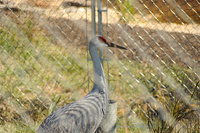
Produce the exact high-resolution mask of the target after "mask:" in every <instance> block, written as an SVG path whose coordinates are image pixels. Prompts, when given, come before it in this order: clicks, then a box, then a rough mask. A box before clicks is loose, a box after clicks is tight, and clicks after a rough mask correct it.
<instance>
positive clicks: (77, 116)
mask: <svg viewBox="0 0 200 133" xmlns="http://www.w3.org/2000/svg"><path fill="white" fill-rule="evenodd" d="M104 106H106V105H105V98H104V95H101V94H100V93H91V94H90V95H88V96H86V97H84V98H82V99H80V100H78V101H76V102H74V103H71V104H68V105H66V106H64V107H62V108H60V109H58V110H56V111H55V112H54V113H52V114H51V115H49V116H48V117H47V118H46V119H45V120H44V122H43V123H42V124H41V125H40V127H39V129H38V131H37V133H51V132H57V133H60V132H67V133H80V132H83V133H92V132H94V131H95V130H96V129H97V127H98V126H99V123H100V122H101V120H102V118H103V115H104V113H105V111H103V110H104V108H105V107H104Z"/></svg>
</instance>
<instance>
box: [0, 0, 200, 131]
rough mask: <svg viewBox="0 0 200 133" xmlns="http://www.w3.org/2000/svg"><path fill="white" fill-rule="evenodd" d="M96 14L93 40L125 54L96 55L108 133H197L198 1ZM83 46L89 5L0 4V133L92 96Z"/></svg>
mask: <svg viewBox="0 0 200 133" xmlns="http://www.w3.org/2000/svg"><path fill="white" fill-rule="evenodd" d="M102 8H103V9H104V10H105V11H106V12H103V13H102V25H103V28H102V29H101V30H102V31H103V36H104V37H105V38H106V39H107V40H108V41H109V42H114V43H116V44H118V45H121V46H123V47H126V48H127V49H128V50H115V49H104V51H103V52H104V58H105V59H107V60H109V61H104V69H105V73H106V76H107V78H108V82H109V89H110V98H111V99H112V100H116V101H117V132H119V133H123V132H124V133H128V132H134V133H140V132H141V133H142V132H156V133H157V132H188V133H199V131H200V117H199V115H200V90H199V87H200V86H199V84H198V83H199V80H200V78H199V76H200V2H199V1H198V0H107V1H106V0H103V1H102ZM97 14H98V13H97V9H96V22H97V21H98V16H97ZM97 33H98V26H97ZM91 38H92V21H91V1H90V0H88V1H87V0H0V132H9V133H11V132H12V133H15V132H17V133H32V132H35V131H36V130H37V128H38V127H39V125H40V124H41V122H42V121H43V120H44V119H45V118H46V117H47V116H48V115H49V114H51V113H52V112H53V111H55V110H56V109H58V108H60V107H62V106H64V105H66V104H68V103H71V102H74V101H76V100H78V99H80V98H82V97H84V96H85V95H86V94H87V93H88V92H89V91H90V90H91V89H92V86H93V66H92V65H93V64H92V62H91V61H89V59H90V55H89V54H88V51H87V47H88V43H89V41H90V39H91Z"/></svg>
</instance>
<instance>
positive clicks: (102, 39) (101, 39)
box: [99, 36, 108, 44]
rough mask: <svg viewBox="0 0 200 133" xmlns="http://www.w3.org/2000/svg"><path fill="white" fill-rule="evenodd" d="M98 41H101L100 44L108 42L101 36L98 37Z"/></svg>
mask: <svg viewBox="0 0 200 133" xmlns="http://www.w3.org/2000/svg"><path fill="white" fill-rule="evenodd" d="M99 40H100V41H102V42H104V43H105V44H107V43H108V42H107V41H106V39H105V38H104V37H102V36H100V37H99Z"/></svg>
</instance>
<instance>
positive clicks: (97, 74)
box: [89, 47, 108, 93]
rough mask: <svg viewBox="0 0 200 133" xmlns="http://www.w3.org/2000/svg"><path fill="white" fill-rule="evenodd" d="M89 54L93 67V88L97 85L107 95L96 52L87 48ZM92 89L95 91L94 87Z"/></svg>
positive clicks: (106, 87) (104, 79) (106, 86)
mask: <svg viewBox="0 0 200 133" xmlns="http://www.w3.org/2000/svg"><path fill="white" fill-rule="evenodd" d="M89 52H90V55H91V58H92V61H93V65H94V86H95V85H97V86H98V88H99V89H101V90H102V91H103V92H106V93H107V92H108V85H107V80H106V76H105V74H104V71H103V67H102V64H101V62H100V59H99V56H98V51H97V49H95V48H94V47H89ZM93 89H95V87H93Z"/></svg>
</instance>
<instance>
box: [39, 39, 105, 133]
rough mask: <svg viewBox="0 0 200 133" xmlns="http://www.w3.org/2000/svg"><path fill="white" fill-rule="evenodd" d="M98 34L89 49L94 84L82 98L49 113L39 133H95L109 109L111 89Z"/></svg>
mask: <svg viewBox="0 0 200 133" xmlns="http://www.w3.org/2000/svg"><path fill="white" fill-rule="evenodd" d="M97 39H98V36H97V37H96V38H93V41H92V40H91V42H90V45H89V51H90V55H91V58H92V60H93V64H94V70H95V72H94V86H93V88H92V90H91V92H90V93H88V94H87V95H86V96H85V97H83V98H82V99H80V100H78V101H76V102H73V103H71V104H68V105H66V106H64V107H62V108H60V109H58V110H56V111H55V112H53V113H52V114H51V115H49V116H48V117H47V118H46V119H45V120H44V121H43V123H42V124H41V125H40V127H39V129H38V130H37V133H64V132H67V133H94V132H95V131H96V129H97V128H98V126H99V124H100V122H101V120H102V118H103V116H104V115H105V113H106V111H107V106H108V100H109V91H108V85H107V80H106V77H105V74H104V71H103V68H102V65H101V63H100V60H99V57H98V51H97V50H98V48H97V47H96V46H95V45H96V43H97V41H98V40H97Z"/></svg>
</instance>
